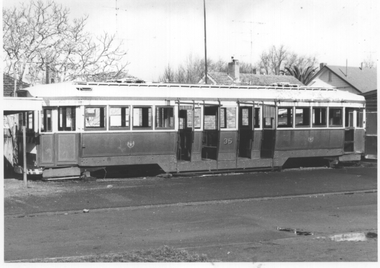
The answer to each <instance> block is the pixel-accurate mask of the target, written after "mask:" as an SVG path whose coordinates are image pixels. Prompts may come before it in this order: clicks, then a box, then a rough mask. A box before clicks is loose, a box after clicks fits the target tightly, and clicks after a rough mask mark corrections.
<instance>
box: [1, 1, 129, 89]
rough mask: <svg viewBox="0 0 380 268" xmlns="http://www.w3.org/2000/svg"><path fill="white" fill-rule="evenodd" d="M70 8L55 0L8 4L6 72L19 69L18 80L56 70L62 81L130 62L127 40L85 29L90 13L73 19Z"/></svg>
mask: <svg viewBox="0 0 380 268" xmlns="http://www.w3.org/2000/svg"><path fill="white" fill-rule="evenodd" d="M69 14H70V11H69V9H67V8H64V7H62V5H58V4H56V3H55V2H54V1H53V0H48V1H45V2H43V1H42V0H37V1H34V0H31V1H30V2H29V3H28V4H23V3H22V4H21V5H20V7H14V8H11V9H4V10H3V51H4V52H5V53H4V54H5V69H4V70H5V73H11V72H14V70H17V74H18V80H19V81H20V82H21V81H23V80H24V79H25V78H26V77H27V78H28V79H27V80H29V81H28V82H30V83H36V82H37V81H39V80H41V78H42V77H43V75H44V74H45V72H46V71H47V70H48V71H51V73H52V74H55V75H57V79H58V80H60V81H66V80H72V79H76V78H82V79H87V78H88V77H91V76H93V75H94V74H95V73H105V72H109V73H113V74H114V75H118V74H122V73H123V71H125V69H126V66H127V65H128V62H126V60H125V56H126V52H125V51H124V50H123V47H122V46H123V43H122V42H119V43H117V42H116V39H115V35H109V34H107V33H105V34H103V35H101V36H97V37H93V36H92V35H90V34H89V33H86V32H85V31H84V27H85V25H86V21H87V19H88V17H87V16H84V17H82V18H79V19H74V20H73V21H72V22H70V21H69V18H68V16H69Z"/></svg>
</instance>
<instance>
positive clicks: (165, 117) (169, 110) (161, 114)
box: [156, 107, 174, 129]
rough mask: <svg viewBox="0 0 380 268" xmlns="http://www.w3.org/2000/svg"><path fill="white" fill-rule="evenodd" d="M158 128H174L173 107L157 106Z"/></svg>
mask: <svg viewBox="0 0 380 268" xmlns="http://www.w3.org/2000/svg"><path fill="white" fill-rule="evenodd" d="M156 128H166V129H173V128H174V109H173V107H156Z"/></svg>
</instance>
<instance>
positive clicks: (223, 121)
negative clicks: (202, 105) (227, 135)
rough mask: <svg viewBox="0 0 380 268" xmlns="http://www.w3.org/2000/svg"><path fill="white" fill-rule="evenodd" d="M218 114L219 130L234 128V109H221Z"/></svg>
mask: <svg viewBox="0 0 380 268" xmlns="http://www.w3.org/2000/svg"><path fill="white" fill-rule="evenodd" d="M219 113H220V114H219V120H220V128H222V129H234V128H236V107H221V108H220V111H219ZM229 115H230V116H229Z"/></svg>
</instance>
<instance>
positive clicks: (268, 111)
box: [260, 105, 276, 158]
mask: <svg viewBox="0 0 380 268" xmlns="http://www.w3.org/2000/svg"><path fill="white" fill-rule="evenodd" d="M275 118H276V107H275V106H270V105H264V106H263V133H262V140H261V151H260V157H261V158H273V155H274V149H275V143H276V123H275Z"/></svg>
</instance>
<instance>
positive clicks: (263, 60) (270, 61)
mask: <svg viewBox="0 0 380 268" xmlns="http://www.w3.org/2000/svg"><path fill="white" fill-rule="evenodd" d="M288 54H289V53H288V51H287V50H286V48H285V46H284V45H281V46H280V47H279V48H277V47H276V46H272V47H271V48H270V49H269V50H268V51H267V52H265V51H264V52H263V53H261V55H260V62H259V66H260V69H264V70H265V73H266V74H275V75H279V74H280V71H281V69H282V68H283V67H284V66H285V62H286V59H287V57H288Z"/></svg>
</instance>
